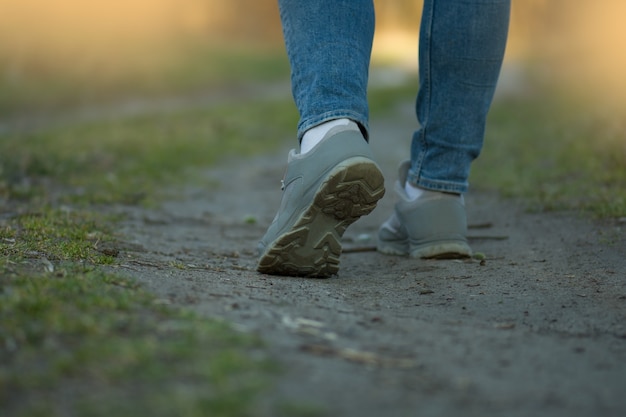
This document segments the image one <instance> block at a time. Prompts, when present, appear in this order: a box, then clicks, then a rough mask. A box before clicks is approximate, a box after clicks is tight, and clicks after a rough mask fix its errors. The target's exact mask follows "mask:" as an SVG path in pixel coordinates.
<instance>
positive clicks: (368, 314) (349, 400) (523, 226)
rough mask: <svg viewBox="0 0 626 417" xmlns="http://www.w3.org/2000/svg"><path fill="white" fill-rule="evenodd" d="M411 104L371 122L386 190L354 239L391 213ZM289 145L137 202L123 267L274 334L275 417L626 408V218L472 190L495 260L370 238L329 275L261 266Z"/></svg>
mask: <svg viewBox="0 0 626 417" xmlns="http://www.w3.org/2000/svg"><path fill="white" fill-rule="evenodd" d="M407 109H408V110H407V111H410V106H408V107H407ZM401 113H402V111H399V112H398V119H386V120H375V121H373V123H372V126H373V138H374V139H373V143H374V145H373V146H374V151H375V153H376V155H377V157H378V159H379V162H380V163H381V166H382V168H383V171H384V172H385V175H386V177H387V178H388V179H389V182H388V187H387V189H388V193H387V196H386V197H385V198H384V199H383V201H382V203H381V204H380V206H379V208H377V209H376V210H375V211H374V213H372V215H370V216H369V217H367V218H365V219H361V220H360V221H359V222H357V223H356V224H354V225H353V226H352V227H351V228H350V229H348V231H347V233H346V236H345V240H346V244H345V246H346V248H351V247H367V246H371V245H374V244H375V242H374V241H373V238H374V237H375V235H376V228H377V226H378V224H379V223H380V222H381V221H382V220H383V219H384V218H385V217H386V216H387V214H388V213H389V211H390V209H391V206H392V204H393V195H392V192H391V191H390V190H392V181H393V180H394V179H395V173H396V166H397V164H398V163H399V162H400V161H401V160H402V159H403V157H404V156H405V151H406V150H407V149H408V138H409V132H410V131H411V130H412V129H413V127H412V126H411V125H410V124H409V123H410V122H408V121H410V120H411V118H410V116H409V115H403V114H401ZM389 149H391V150H392V152H389ZM286 154H287V149H285V150H284V152H280V153H278V154H276V155H271V156H261V157H258V158H254V159H248V160H232V161H225V163H224V164H223V165H222V166H221V167H219V168H217V169H214V170H212V171H210V172H208V173H207V175H208V177H209V178H210V179H211V180H212V181H215V182H216V183H217V184H218V186H216V187H215V188H211V189H197V188H189V189H185V190H180V193H181V198H180V199H179V200H177V201H169V202H166V203H165V204H163V206H162V207H161V208H159V209H155V210H140V209H125V210H126V211H127V212H128V213H129V214H130V216H129V220H128V221H127V222H126V223H125V225H124V230H123V232H124V233H125V236H126V237H127V240H128V250H126V251H124V252H123V253H122V256H124V258H122V264H123V265H122V266H121V267H120V269H121V270H123V271H125V272H127V273H128V274H130V275H132V276H134V277H137V278H138V279H139V280H141V281H142V282H143V283H144V284H145V285H146V287H147V288H148V289H149V290H151V291H153V292H155V293H157V294H158V295H159V297H162V298H164V299H167V300H169V301H171V302H172V303H174V304H180V305H184V306H188V307H192V308H194V309H195V310H197V311H198V312H200V313H201V314H204V315H206V316H210V317H219V318H223V319H225V320H228V321H230V322H233V323H235V324H236V325H237V326H239V327H241V328H242V329H245V330H246V331H250V332H255V333H258V334H260V335H261V336H262V337H263V339H264V340H265V341H266V342H267V344H268V348H269V350H270V351H271V352H272V354H273V356H274V357H275V358H276V359H277V360H278V361H280V362H281V363H282V364H284V366H285V369H286V373H285V375H283V376H282V377H281V379H280V380H279V381H278V384H277V387H276V389H275V390H273V391H271V393H270V394H269V395H268V396H267V398H266V402H267V404H266V406H267V409H268V410H270V411H267V412H266V413H265V414H267V415H268V416H271V415H272V411H271V410H272V408H273V407H274V406H275V405H276V404H284V403H295V404H300V405H302V404H308V405H311V406H313V408H314V409H319V410H324V411H325V413H320V414H319V415H328V416H348V417H351V416H355V417H369V416H372V417H374V416H376V417H379V416H386V417H393V416H418V415H419V416H459V415H463V416H485V415H506V416H533V417H535V416H544V415H545V416H568V417H571V416H624V415H626V395H625V394H626V279H625V274H626V272H625V271H626V257H625V256H624V252H625V251H624V248H625V247H626V241H625V240H624V234H623V232H622V231H621V230H620V229H619V227H620V224H617V223H610V222H605V223H597V222H592V221H589V220H585V219H580V218H577V217H575V216H571V215H567V214H545V213H539V214H531V213H527V212H525V211H524V210H523V208H522V207H521V206H520V205H518V204H515V202H511V201H502V200H500V199H498V198H497V197H496V196H493V195H489V194H484V193H479V192H477V193H474V194H472V193H470V195H469V196H468V210H469V222H470V224H471V225H473V226H484V227H482V228H477V227H473V228H472V229H471V230H470V234H471V236H472V245H473V248H474V250H475V251H477V252H482V253H484V254H486V256H487V259H486V261H485V262H483V263H481V262H478V261H471V262H460V261H416V260H409V259H405V258H398V257H389V256H384V255H381V254H378V253H376V252H373V251H367V252H356V253H345V254H344V255H343V256H342V264H341V269H340V273H339V275H338V276H337V277H334V278H331V279H327V280H313V279H298V278H284V277H283V278H280V277H269V276H261V275H259V274H257V273H256V272H255V271H254V266H255V261H256V251H255V247H256V242H257V240H258V239H259V238H260V236H261V235H262V234H263V232H264V231H265V228H266V226H267V225H268V224H269V222H270V221H271V219H272V218H273V216H274V212H275V210H276V208H277V207H278V203H279V199H280V189H279V188H280V187H279V182H280V178H281V176H282V172H283V170H284V167H285V163H286ZM251 219H256V220H257V222H256V223H254V224H251V223H250V222H249V220H251ZM246 220H248V221H246ZM621 227H622V228H623V227H624V225H623V224H622V225H621ZM316 415H318V414H316Z"/></svg>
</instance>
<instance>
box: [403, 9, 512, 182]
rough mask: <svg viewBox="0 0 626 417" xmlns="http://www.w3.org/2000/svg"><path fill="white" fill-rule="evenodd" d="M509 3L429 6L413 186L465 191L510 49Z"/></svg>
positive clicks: (424, 27) (424, 23)
mask: <svg viewBox="0 0 626 417" xmlns="http://www.w3.org/2000/svg"><path fill="white" fill-rule="evenodd" d="M509 9H510V0H462V1H454V0H446V1H438V0H425V1H424V10H423V14H422V23H421V28H420V57H419V77H420V89H419V92H418V96H417V102H416V113H417V118H418V121H419V123H420V128H419V129H418V130H417V131H416V132H415V134H414V136H413V142H412V146H411V168H410V169H409V175H408V181H409V182H410V183H411V184H414V185H417V186H419V187H422V188H425V189H429V190H436V191H446V192H453V193H463V192H465V191H467V188H468V183H467V179H468V176H469V170H470V165H471V163H472V161H473V160H474V159H475V158H476V157H477V156H478V154H479V153H480V150H481V147H482V141H483V135H484V131H485V121H486V118H487V112H488V111H489V107H490V105H491V100H492V98H493V94H494V91H495V88H496V83H497V81H498V75H499V73H500V67H501V65H502V59H503V57H504V48H505V45H506V39H507V33H508V22H509Z"/></svg>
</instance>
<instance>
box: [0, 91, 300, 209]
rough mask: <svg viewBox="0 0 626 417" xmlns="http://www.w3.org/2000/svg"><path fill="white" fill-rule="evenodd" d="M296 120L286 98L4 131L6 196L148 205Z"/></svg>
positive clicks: (275, 137)
mask: <svg viewBox="0 0 626 417" xmlns="http://www.w3.org/2000/svg"><path fill="white" fill-rule="evenodd" d="M296 122H297V112H296V110H295V108H294V106H293V104H292V103H291V102H289V101H288V100H282V101H273V102H252V101H250V102H246V103H240V104H237V105H235V104H232V105H222V106H211V107H209V108H202V109H191V110H189V109H188V110H182V109H181V110H178V111H174V112H170V113H162V114H150V115H144V116H140V117H132V118H124V119H119V120H109V121H102V122H92V123H85V124H79V125H71V126H65V127H61V128H55V129H48V130H43V131H38V132H34V133H27V134H24V133H19V132H17V133H11V134H5V135H0V198H1V197H2V196H4V197H5V198H9V199H14V200H20V199H22V200H26V201H33V200H37V199H43V200H44V201H51V200H52V199H57V200H60V202H66V203H68V202H71V203H78V202H82V203H128V204H133V203H139V202H144V201H146V200H151V199H154V198H155V197H159V195H160V193H161V191H162V190H163V189H164V188H166V187H167V186H168V185H171V184H172V183H174V182H178V183H180V182H182V180H190V179H191V178H192V177H193V175H192V174H193V173H197V170H198V168H201V167H207V166H210V165H211V164H212V163H214V162H216V161H218V160H220V159H223V158H226V157H228V156H232V155H250V154H253V153H256V152H260V151H263V150H269V149H272V148H274V147H276V146H277V145H278V144H279V143H283V142H284V140H285V139H286V138H289V137H295V134H294V133H293V132H294V131H295V126H296Z"/></svg>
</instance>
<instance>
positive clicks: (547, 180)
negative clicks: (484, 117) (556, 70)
mask: <svg viewBox="0 0 626 417" xmlns="http://www.w3.org/2000/svg"><path fill="white" fill-rule="evenodd" d="M624 132H626V125H624V117H623V116H622V113H621V112H619V111H616V110H613V111H607V110H606V109H605V110H602V111H601V110H599V108H598V107H595V106H594V103H593V102H584V101H580V100H579V98H575V97H572V96H571V95H566V94H564V93H562V92H557V93H555V91H554V90H549V89H548V90H547V91H545V93H544V94H541V95H540V96H533V97H530V98H514V99H509V100H507V101H504V102H498V103H496V104H495V105H494V107H493V109H492V112H491V114H490V119H489V124H488V132H487V137H486V142H485V147H484V149H483V153H482V155H481V157H480V158H479V159H478V160H477V162H476V163H475V165H474V167H473V171H472V176H471V181H472V184H475V185H477V187H478V188H490V189H495V190H497V191H499V192H500V193H501V194H503V195H505V196H509V197H515V198H521V199H523V200H524V201H526V203H527V204H528V206H529V207H530V208H531V209H533V210H538V211H542V210H544V211H545V210H550V211H554V210H568V211H579V212H582V213H587V214H588V215H591V216H594V217H600V218H618V217H624V216H626V188H625V187H624V184H626V136H625V133H624Z"/></svg>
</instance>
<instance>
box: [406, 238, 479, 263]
mask: <svg viewBox="0 0 626 417" xmlns="http://www.w3.org/2000/svg"><path fill="white" fill-rule="evenodd" d="M410 256H411V258H421V259H464V258H469V257H471V256H472V250H471V249H470V247H469V245H468V244H467V243H465V242H462V241H449V242H445V241H444V242H437V243H434V244H428V245H424V246H422V247H419V248H416V249H413V250H412V251H411V255H410Z"/></svg>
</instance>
